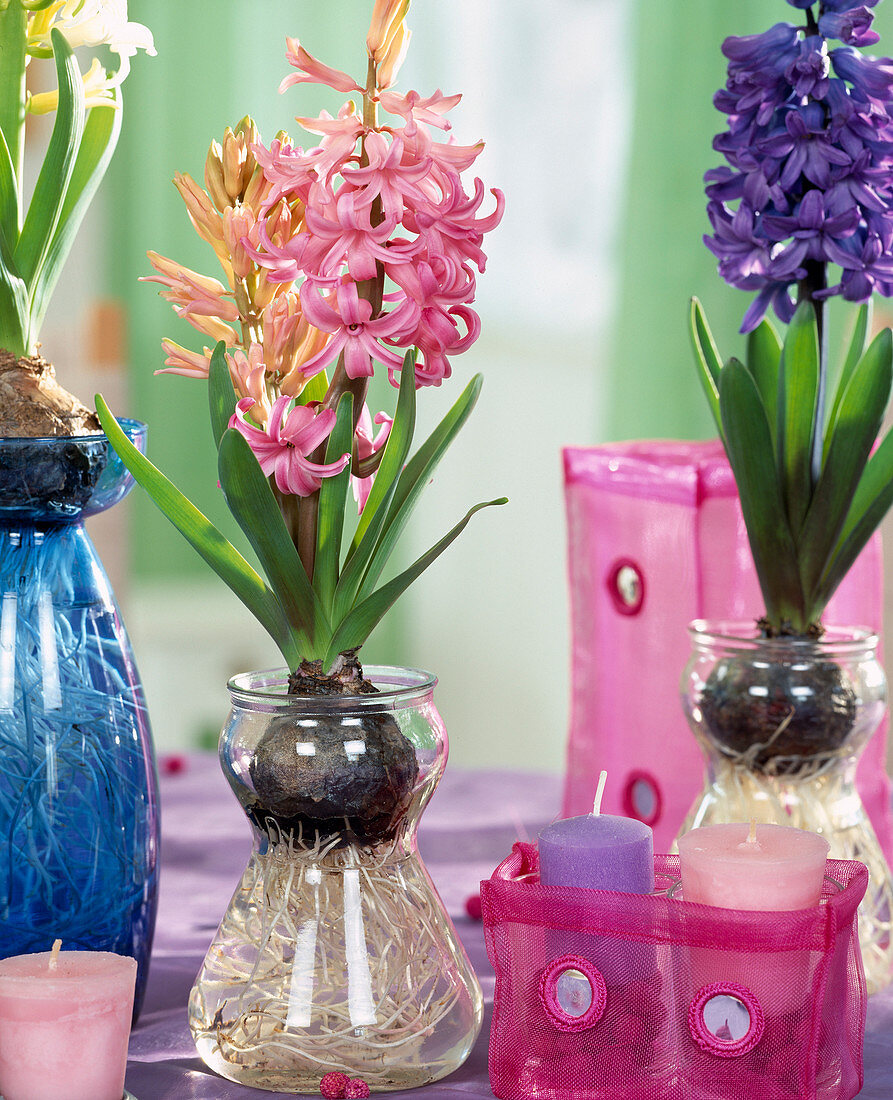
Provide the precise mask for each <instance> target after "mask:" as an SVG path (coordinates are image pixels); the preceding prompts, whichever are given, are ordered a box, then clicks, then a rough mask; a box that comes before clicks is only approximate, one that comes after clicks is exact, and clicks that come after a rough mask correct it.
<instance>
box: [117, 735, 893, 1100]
mask: <svg viewBox="0 0 893 1100" xmlns="http://www.w3.org/2000/svg"><path fill="white" fill-rule="evenodd" d="M560 786H561V785H560V781H559V780H558V779H557V778H554V777H543V776H538V775H531V774H527V773H521V772H462V771H458V770H455V769H450V768H448V769H447V774H446V777H445V778H444V780H443V781H442V783H441V785H440V788H439V790H438V791H437V793H436V794H435V796H434V799H433V800H432V803H431V805H430V807H429V808H428V810H427V811H426V812H425V815H424V818H423V821H422V828H421V830H420V846H421V849H422V853H423V856H424V859H425V863H426V865H427V867H428V869H429V871H430V872H431V875H432V877H433V879H434V881H435V883H436V884H437V887H438V889H439V891H440V894H441V896H442V897H443V900H444V902H445V904H446V906H447V909H448V910H449V912H450V915H451V916H452V917H453V920H454V921H455V923H456V927H457V929H458V931H459V934H460V936H461V938H462V941H463V943H464V944H465V947H466V949H467V951H468V954H469V956H470V957H471V961H472V963H473V965H474V968H475V970H476V971H477V973H478V976H479V977H480V980H481V985H482V986H483V990H484V997H485V999H486V1001H487V1013H486V1016H485V1018H484V1027H483V1030H482V1032H481V1035H480V1038H479V1039H478V1042H477V1045H476V1046H475V1048H474V1050H473V1052H472V1054H471V1057H470V1058H469V1059H468V1061H467V1062H466V1063H465V1065H464V1066H463V1067H462V1068H461V1069H460V1070H459V1071H458V1072H456V1073H454V1074H452V1076H450V1077H447V1078H446V1079H445V1080H443V1081H440V1082H438V1083H437V1084H436V1085H430V1086H428V1087H427V1088H425V1089H423V1090H418V1089H417V1090H414V1091H413V1092H412V1093H411V1094H410V1093H406V1094H405V1095H406V1096H410V1095H412V1096H414V1097H416V1098H419V1097H421V1096H422V1094H424V1096H425V1100H444V1098H445V1097H447V1096H448V1095H451V1094H455V1093H464V1094H466V1095H469V1096H472V1097H485V1098H490V1097H491V1095H492V1094H491V1092H490V1086H489V1083H488V1079H487V1037H488V1034H489V1005H490V1002H491V1000H492V996H493V972H492V969H491V968H490V964H489V962H488V961H487V956H486V953H485V951H484V943H483V935H482V931H481V926H480V924H479V923H476V922H473V921H471V920H469V919H468V917H467V916H466V915H465V900H466V898H467V897H468V896H469V894H472V893H476V892H477V889H478V883H479V882H480V880H481V879H482V878H486V877H488V876H489V875H490V873H491V872H492V870H493V867H494V866H495V865H496V863H498V862H499V860H500V859H502V858H503V856H505V855H506V854H507V853H508V852H509V850H510V849H511V846H512V843H513V841H514V840H515V839H516V837H519V836H520V837H521V838H522V839H527V838H528V837H530V836H535V835H536V833H537V831H538V830H539V829H540V828H541V827H542V826H543V825H544V824H546V823H547V822H548V821H550V820H552V818H554V817H555V816H556V814H557V812H558V809H559V807H560V802H561V790H560ZM161 797H162V834H163V848H162V870H161V906H160V911H159V917H158V930H157V933H156V936H155V948H154V951H153V954H152V968H151V972H150V975H149V985H148V992H147V997H146V1003H145V1007H144V1009H143V1013H142V1016H141V1017H140V1021H139V1024H138V1025H137V1028H136V1029H135V1031H134V1033H133V1036H132V1039H131V1043H130V1060H129V1062H128V1068H127V1087H128V1089H129V1090H130V1091H131V1092H132V1093H133V1094H134V1095H135V1096H136V1097H137V1100H248V1098H249V1097H255V1098H257V1100H261V1098H264V1097H266V1098H268V1100H274V1098H276V1097H280V1098H282V1097H285V1096H288V1095H291V1094H288V1093H270V1092H264V1091H262V1090H260V1089H253V1088H246V1087H244V1086H242V1085H234V1084H232V1083H231V1082H229V1081H224V1080H223V1079H222V1078H220V1077H218V1076H216V1074H213V1073H211V1071H210V1070H208V1069H207V1068H206V1067H205V1065H204V1063H203V1062H201V1061H200V1059H199V1058H198V1057H197V1055H196V1053H195V1047H194V1046H193V1044H192V1039H191V1037H190V1034H189V1029H188V1027H187V1025H186V1001H187V998H188V996H189V990H190V988H191V986H192V982H193V980H194V978H195V975H196V972H197V971H198V968H199V966H200V965H201V961H202V958H203V957H204V954H205V951H206V949H207V947H208V944H209V943H210V941H211V938H212V936H213V935H214V932H215V931H216V928H217V924H218V922H219V920H220V918H221V917H222V915H223V913H224V911H225V910H226V907H227V905H228V903H229V900H230V896H231V894H232V892H233V890H234V888H235V886H236V883H237V882H238V880H239V878H240V876H241V874H242V871H243V870H244V869H245V864H246V863H247V861H248V855H249V852H250V847H251V842H250V833H249V827H248V824H247V822H246V820H245V818H244V815H243V814H242V812H241V810H240V809H239V807H238V806H237V804H236V801H235V799H234V798H233V796H232V794H231V792H230V790H229V788H228V787H227V785H226V782H225V780H224V779H223V776H222V774H221V773H220V770H219V768H218V766H217V762H216V760H215V759H213V758H212V757H210V756H191V757H188V758H187V759H186V763H185V767H184V768H183V769H182V770H181V771H179V772H176V773H175V774H167V775H163V776H162V781H161ZM891 1040H893V987H891V988H890V989H888V990H887V991H886V992H884V993H881V994H878V995H877V996H875V997H873V998H872V999H871V1001H870V1002H869V1007H868V1030H867V1033H866V1037H865V1087H864V1089H863V1090H862V1092H861V1093H860V1094H859V1098H860V1100H890V1098H891V1097H893V1041H891ZM392 1095H394V1096H395V1097H398V1096H400V1095H401V1094H400V1093H394V1094H392Z"/></svg>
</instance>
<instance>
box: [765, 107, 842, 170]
mask: <svg viewBox="0 0 893 1100" xmlns="http://www.w3.org/2000/svg"><path fill="white" fill-rule="evenodd" d="M759 148H760V150H761V151H762V152H764V153H767V154H768V155H769V156H771V157H774V158H777V159H778V160H784V166H783V168H782V169H781V174H780V176H779V181H778V182H779V183H780V184H781V186H782V188H784V189H785V191H790V190H791V189H792V188H793V187H794V184H795V183H796V182H797V180H798V179H799V178H800V176H801V175H803V176H805V178H806V179H808V180H809V181H810V182H811V183H814V184H816V185H817V186H818V187H821V188H826V187H830V186H831V165H838V166H844V165H849V164H851V163H852V160H851V158H850V157H849V156H848V155H847V153H846V152H844V150H843V149H840V148H838V147H837V146H835V145H833V144H832V143H831V141H830V140H829V138H828V134H827V133H826V131H825V117H824V112H823V111H822V108H821V106H820V105H819V104H818V103H808V104H806V105H805V106H803V107H795V108H794V109H793V110H789V111H788V112H787V113H786V114H785V116H784V127H783V128H782V127H779V128H778V129H777V130H775V131H773V132H772V133H770V134H769V136H768V137H766V138H764V139H763V140H762V141H761V142H760V143H759Z"/></svg>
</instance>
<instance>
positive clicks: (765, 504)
mask: <svg viewBox="0 0 893 1100" xmlns="http://www.w3.org/2000/svg"><path fill="white" fill-rule="evenodd" d="M719 402H720V410H721V412H722V422H723V428H724V430H725V439H726V453H727V454H728V456H729V462H730V463H731V466H732V472H733V473H734V475H735V482H736V484H737V485H738V495H739V497H740V498H741V511H742V513H743V515H744V523H745V526H746V527H747V535H748V539H749V541H750V548H751V553H752V555H753V560H754V566H755V567H756V571H757V577H758V579H759V582H760V589H761V590H762V593H763V599H764V600H765V601H766V612H767V614H768V616H769V618H770V619H771V620H772V621H773V622H775V623H776V624H780V623H781V622H783V621H785V620H787V621H790V622H791V623H792V624H793V625H794V626H795V627H796V626H799V624H800V622H801V621H802V619H803V614H804V601H803V593H802V589H801V586H800V573H799V570H798V568H797V553H796V548H795V546H794V540H793V537H792V535H791V531H790V528H789V527H788V522H787V517H786V515H785V510H784V503H783V501H782V496H781V489H780V486H779V483H778V472H777V469H776V466H775V460H774V457H773V453H772V433H771V431H770V428H769V420H768V418H767V416H766V407H765V405H764V404H763V400H762V398H761V397H760V393H759V390H758V389H757V384H756V382H755V381H754V379H753V375H752V374H751V373H750V371H748V370H747V368H746V367H745V366H744V365H743V363H740V362H739V361H738V360H737V359H730V360H729V362H728V363H727V364H726V365H725V367H723V372H722V380H721V384H720V391H719Z"/></svg>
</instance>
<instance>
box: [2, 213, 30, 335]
mask: <svg viewBox="0 0 893 1100" xmlns="http://www.w3.org/2000/svg"><path fill="white" fill-rule="evenodd" d="M27 325H28V288H27V287H26V286H25V281H24V280H23V279H22V278H21V277H20V276H19V273H18V272H17V271H16V267H15V261H14V260H13V258H12V254H11V250H10V249H9V248H8V247H7V244H6V240H5V238H4V236H3V234H2V232H0V346H2V347H5V348H6V350H7V351H11V352H14V353H15V354H16V355H26V354H27V353H28V350H29V349H28V344H27V340H26V330H27Z"/></svg>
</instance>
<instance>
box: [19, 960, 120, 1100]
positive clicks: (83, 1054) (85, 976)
mask: <svg viewBox="0 0 893 1100" xmlns="http://www.w3.org/2000/svg"><path fill="white" fill-rule="evenodd" d="M53 962H54V953H53V952H50V951H44V952H41V953H39V954H35V955H18V956H16V957H14V958H11V959H4V960H2V961H0V1093H2V1094H3V1100H60V1098H64V1100H121V1098H122V1096H123V1095H124V1074H125V1070H126V1067H127V1042H128V1039H129V1037H130V1019H131V1015H132V1013H133V991H134V986H135V983H136V961H135V960H134V959H131V958H126V957H124V956H122V955H114V954H111V953H110V952H107V951H63V952H56V953H55V965H51V964H53Z"/></svg>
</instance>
